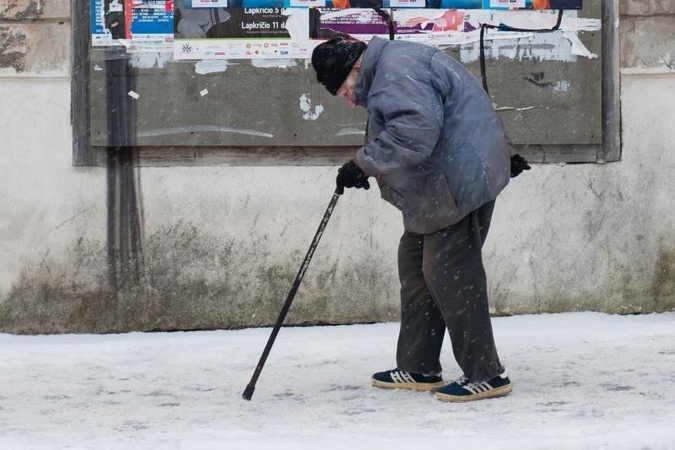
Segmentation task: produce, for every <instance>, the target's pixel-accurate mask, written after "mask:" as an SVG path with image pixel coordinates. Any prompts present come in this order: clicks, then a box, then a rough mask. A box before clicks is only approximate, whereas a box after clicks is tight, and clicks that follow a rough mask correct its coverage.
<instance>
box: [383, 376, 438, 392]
mask: <svg viewBox="0 0 675 450" xmlns="http://www.w3.org/2000/svg"><path fill="white" fill-rule="evenodd" d="M372 381H373V386H375V387H379V388H384V389H410V390H413V391H435V390H436V389H440V388H442V387H443V386H444V384H445V383H444V382H443V381H439V382H437V383H425V384H422V383H387V382H386V381H380V380H376V379H374V378H373V379H372Z"/></svg>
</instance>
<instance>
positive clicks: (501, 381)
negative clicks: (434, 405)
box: [436, 369, 513, 402]
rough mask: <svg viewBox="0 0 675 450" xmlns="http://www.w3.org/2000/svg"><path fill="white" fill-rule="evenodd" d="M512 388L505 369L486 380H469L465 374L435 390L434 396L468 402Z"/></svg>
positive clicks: (503, 393)
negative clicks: (475, 381) (473, 381)
mask: <svg viewBox="0 0 675 450" xmlns="http://www.w3.org/2000/svg"><path fill="white" fill-rule="evenodd" d="M512 390H513V384H512V383H511V380H509V377H508V375H507V374H506V369H502V371H501V372H500V373H499V375H497V376H496V377H494V378H492V379H491V380H488V381H481V382H478V383H472V382H470V381H469V380H468V379H467V378H466V377H465V376H461V377H459V378H458V379H457V380H456V381H454V382H452V383H450V384H448V385H447V386H444V387H442V388H440V389H439V390H437V391H436V398H438V399H439V400H444V401H446V402H468V401H471V400H482V399H486V398H494V397H501V396H503V395H506V394H508V393H509V392H511V391H512Z"/></svg>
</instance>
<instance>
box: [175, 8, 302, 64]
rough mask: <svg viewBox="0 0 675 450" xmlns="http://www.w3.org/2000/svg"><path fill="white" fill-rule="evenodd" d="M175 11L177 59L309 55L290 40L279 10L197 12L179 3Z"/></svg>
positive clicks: (299, 45) (282, 15)
mask: <svg viewBox="0 0 675 450" xmlns="http://www.w3.org/2000/svg"><path fill="white" fill-rule="evenodd" d="M228 1H229V2H230V4H234V3H235V2H234V1H230V0H228ZM235 1H236V0H235ZM174 10H175V13H174V23H175V34H174V46H173V53H174V58H175V59H227V58H250V59H257V58H291V57H303V58H304V57H306V56H307V54H308V51H309V49H307V46H306V44H304V43H303V42H298V41H293V40H292V39H291V35H290V33H289V31H288V30H287V29H286V21H287V19H288V16H287V15H284V14H283V12H284V11H283V8H280V7H273V6H266V7H257V8H241V7H239V8H235V7H228V8H201V7H199V8H194V7H192V4H191V2H190V0H176V2H175V5H174ZM306 39H307V37H305V40H306Z"/></svg>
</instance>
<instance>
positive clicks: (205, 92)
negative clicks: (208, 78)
mask: <svg viewBox="0 0 675 450" xmlns="http://www.w3.org/2000/svg"><path fill="white" fill-rule="evenodd" d="M208 93H209V90H208V89H202V90H201V91H199V95H201V96H202V97H203V96H205V95H206V94H208Z"/></svg>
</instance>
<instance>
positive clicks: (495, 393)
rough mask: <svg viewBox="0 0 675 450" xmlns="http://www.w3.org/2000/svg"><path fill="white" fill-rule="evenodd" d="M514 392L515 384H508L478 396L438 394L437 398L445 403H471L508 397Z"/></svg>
mask: <svg viewBox="0 0 675 450" xmlns="http://www.w3.org/2000/svg"><path fill="white" fill-rule="evenodd" d="M512 390H513V383H511V384H507V385H506V386H502V387H499V388H495V389H490V390H489V391H485V392H480V393H478V394H471V395H450V394H443V393H442V392H436V398H437V399H439V400H442V401H444V402H455V403H460V402H470V401H473V400H485V399H488V398H496V397H503V396H505V395H508V394H509V393H510V392H511V391H512Z"/></svg>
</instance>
